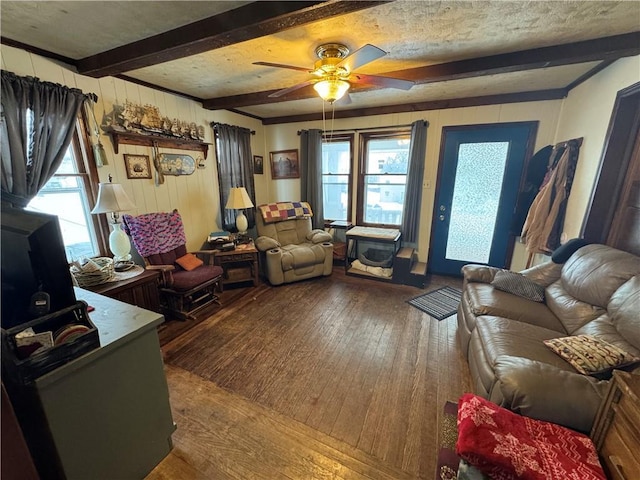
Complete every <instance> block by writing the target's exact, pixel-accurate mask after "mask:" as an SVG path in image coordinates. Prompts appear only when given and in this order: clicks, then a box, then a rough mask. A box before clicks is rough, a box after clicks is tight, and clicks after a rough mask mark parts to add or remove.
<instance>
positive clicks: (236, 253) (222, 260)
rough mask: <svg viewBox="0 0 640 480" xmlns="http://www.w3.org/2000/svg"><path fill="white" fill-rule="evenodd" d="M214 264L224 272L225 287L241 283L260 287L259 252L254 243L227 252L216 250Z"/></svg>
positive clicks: (223, 281) (223, 282)
mask: <svg viewBox="0 0 640 480" xmlns="http://www.w3.org/2000/svg"><path fill="white" fill-rule="evenodd" d="M213 262H214V264H215V265H219V266H221V267H222V269H223V270H224V275H223V277H222V284H223V285H229V284H233V283H241V282H253V286H254V287H255V286H257V285H258V271H259V264H258V250H256V247H255V245H254V244H253V243H246V244H244V245H238V246H237V247H236V249H235V250H229V251H226V252H223V251H221V250H216V253H215V256H214V257H213Z"/></svg>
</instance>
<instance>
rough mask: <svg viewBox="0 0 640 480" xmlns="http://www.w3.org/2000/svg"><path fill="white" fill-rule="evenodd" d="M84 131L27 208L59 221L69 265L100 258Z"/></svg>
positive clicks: (97, 227) (97, 226) (77, 136)
mask: <svg viewBox="0 0 640 480" xmlns="http://www.w3.org/2000/svg"><path fill="white" fill-rule="evenodd" d="M78 121H80V120H78ZM82 131H83V130H82V129H81V128H79V125H78V128H76V129H75V132H74V136H73V139H72V141H71V143H70V144H69V147H68V148H67V152H66V153H65V156H64V159H63V160H62V163H61V164H60V166H59V167H58V170H57V171H56V173H55V174H54V175H53V176H52V177H51V178H50V179H49V181H48V182H47V183H46V184H45V186H44V187H43V188H42V189H41V190H40V191H39V192H38V194H37V195H36V196H35V197H34V198H33V199H32V200H31V201H30V202H29V205H28V206H27V210H32V211H35V212H43V213H48V214H50V215H56V216H57V217H58V220H59V223H60V230H61V232H62V238H63V240H64V246H65V251H66V253H67V260H69V261H73V260H76V259H81V258H84V257H93V256H97V255H100V243H99V240H98V235H99V234H98V231H99V224H98V220H97V218H96V216H95V215H93V216H92V215H91V214H90V213H89V212H90V211H91V208H92V205H91V203H90V201H89V198H90V196H91V178H90V173H89V168H88V162H87V160H86V158H85V155H84V154H83V150H82V148H81V147H80V135H81V132H82Z"/></svg>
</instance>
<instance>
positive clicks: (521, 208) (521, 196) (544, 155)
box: [509, 145, 553, 236]
mask: <svg viewBox="0 0 640 480" xmlns="http://www.w3.org/2000/svg"><path fill="white" fill-rule="evenodd" d="M552 151H553V145H547V146H546V147H543V148H541V149H540V150H538V151H537V152H536V153H535V154H534V155H533V157H531V159H530V160H529V164H528V165H527V174H526V177H525V182H524V185H523V186H522V189H521V190H520V192H518V200H517V201H516V208H515V211H514V213H513V219H512V221H511V229H510V231H509V233H511V234H512V235H515V236H520V233H521V232H522V227H523V226H524V221H525V220H526V219H527V213H529V209H530V208H531V204H532V203H533V200H534V199H535V198H536V195H537V194H538V192H539V191H540V186H541V185H542V182H543V180H544V177H545V174H546V173H547V168H548V166H549V160H550V158H551V152H552Z"/></svg>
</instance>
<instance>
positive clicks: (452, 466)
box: [436, 402, 460, 480]
mask: <svg viewBox="0 0 640 480" xmlns="http://www.w3.org/2000/svg"><path fill="white" fill-rule="evenodd" d="M457 416H458V405H457V404H456V403H453V402H446V403H445V404H444V415H443V417H442V422H441V423H440V428H441V430H440V437H439V439H440V450H439V451H438V463H437V468H436V480H455V479H456V478H457V476H458V464H459V463H460V457H458V455H456V441H457V440H458V425H457Z"/></svg>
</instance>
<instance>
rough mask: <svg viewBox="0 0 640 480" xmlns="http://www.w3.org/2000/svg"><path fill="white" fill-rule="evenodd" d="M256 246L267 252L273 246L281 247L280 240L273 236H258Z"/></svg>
mask: <svg viewBox="0 0 640 480" xmlns="http://www.w3.org/2000/svg"><path fill="white" fill-rule="evenodd" d="M255 245H256V248H257V249H258V250H259V251H261V252H266V251H267V250H271V249H272V248H278V247H281V246H282V245H280V242H278V241H277V240H274V239H273V238H271V237H266V236H264V235H263V236H260V237H258V238H256V241H255Z"/></svg>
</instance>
